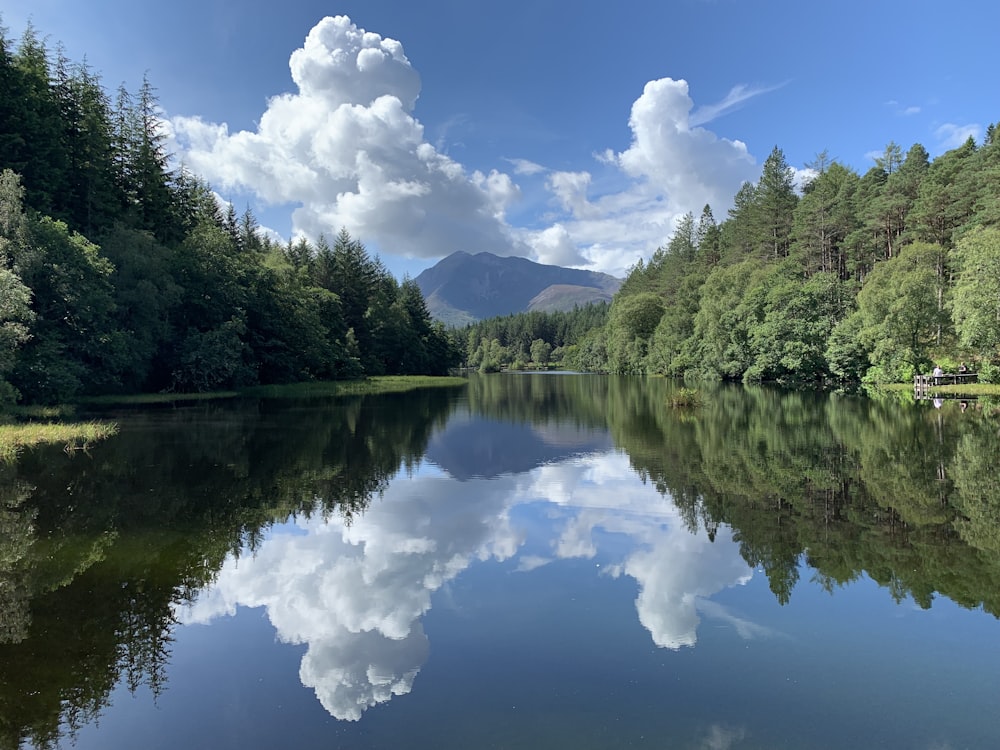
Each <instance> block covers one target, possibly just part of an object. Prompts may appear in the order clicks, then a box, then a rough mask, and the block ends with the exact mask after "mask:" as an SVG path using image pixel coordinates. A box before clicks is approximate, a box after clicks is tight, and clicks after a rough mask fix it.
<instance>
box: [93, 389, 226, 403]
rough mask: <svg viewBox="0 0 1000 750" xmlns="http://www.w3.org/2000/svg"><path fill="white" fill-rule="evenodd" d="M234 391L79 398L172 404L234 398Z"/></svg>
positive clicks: (94, 401)
mask: <svg viewBox="0 0 1000 750" xmlns="http://www.w3.org/2000/svg"><path fill="white" fill-rule="evenodd" d="M239 395H240V394H239V393H237V392H236V391H212V392H210V393H137V394H134V395H131V396H91V397H89V398H83V399H80V403H81V404H94V405H97V406H113V405H115V404H122V405H125V406H128V405H132V404H135V405H142V404H172V403H176V402H178V401H212V400H214V399H220V398H235V397H236V396H239Z"/></svg>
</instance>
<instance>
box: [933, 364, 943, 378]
mask: <svg viewBox="0 0 1000 750" xmlns="http://www.w3.org/2000/svg"><path fill="white" fill-rule="evenodd" d="M942 375H944V370H942V369H941V365H934V377H936V378H939V377H941V376H942Z"/></svg>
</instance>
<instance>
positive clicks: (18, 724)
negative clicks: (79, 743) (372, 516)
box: [0, 390, 452, 748]
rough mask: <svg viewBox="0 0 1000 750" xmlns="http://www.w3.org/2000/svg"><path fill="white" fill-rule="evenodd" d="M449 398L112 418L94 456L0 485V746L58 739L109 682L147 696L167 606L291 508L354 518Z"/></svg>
mask: <svg viewBox="0 0 1000 750" xmlns="http://www.w3.org/2000/svg"><path fill="white" fill-rule="evenodd" d="M451 400H452V396H451V395H450V394H449V393H448V392H442V391H440V390H433V391H431V390H428V391H422V392H417V393H411V394H406V395H405V396H404V395H402V394H400V395H393V396H385V397H380V398H377V399H375V398H371V397H355V398H352V399H347V400H338V401H336V402H332V401H329V402H317V401H301V402H295V401H282V402H272V401H259V402H258V401H253V402H249V403H239V404H212V405H201V406H197V407H189V408H178V409H171V408H163V409H154V410H140V411H136V412H133V413H129V414H125V413H120V414H115V415H111V416H112V418H118V419H119V420H120V422H121V424H122V430H121V433H120V435H119V436H118V437H117V438H114V439H112V440H110V441H108V442H107V443H105V444H102V446H101V449H100V450H99V451H95V452H94V454H93V456H92V457H89V458H88V457H86V456H75V457H69V456H67V455H66V454H65V453H63V452H62V451H60V450H58V449H52V450H39V451H35V452H31V453H28V454H26V455H25V456H23V457H22V459H21V460H20V461H19V462H18V463H17V464H16V465H15V466H13V467H7V468H5V469H4V470H3V474H2V475H0V747H3V748H7V747H10V748H17V747H19V746H21V745H22V744H23V743H25V742H30V743H31V744H32V745H34V746H36V747H40V748H44V747H51V746H54V745H55V744H57V743H58V742H59V740H60V738H61V737H62V735H63V733H64V732H66V731H68V732H70V733H71V734H72V733H73V732H74V731H75V730H76V729H77V728H79V727H80V726H82V725H83V724H84V723H86V722H88V721H90V720H91V719H93V718H94V717H95V716H96V715H97V714H98V713H99V712H100V711H101V710H102V709H103V708H104V707H105V705H106V703H107V700H108V696H109V694H110V692H111V690H112V689H113V688H114V686H115V685H116V684H117V682H118V680H119V679H122V680H123V681H124V682H125V684H127V686H128V687H129V688H130V689H131V690H136V689H138V688H139V687H140V686H145V687H146V688H148V689H149V690H150V691H151V692H152V694H153V695H154V696H155V695H156V694H158V693H159V692H160V690H162V688H163V686H164V682H165V679H166V677H165V673H166V671H165V666H166V664H167V661H168V659H169V654H170V644H171V640H172V639H171V632H172V628H173V626H174V624H175V620H174V612H175V611H176V609H177V607H178V606H179V605H181V604H183V603H185V602H189V601H191V600H192V599H193V597H194V595H195V594H196V593H197V592H198V591H199V590H201V589H202V588H203V587H204V586H205V585H206V584H207V583H209V582H211V581H212V580H213V579H214V577H215V576H216V575H217V573H218V571H219V569H220V568H221V566H222V564H223V562H224V561H225V560H226V558H227V557H228V556H229V555H239V554H241V553H242V552H243V551H244V550H246V549H249V550H253V549H254V548H256V547H257V546H258V545H259V543H260V540H261V538H262V537H263V534H264V532H265V531H266V529H267V528H268V527H269V526H270V525H272V524H274V523H276V522H281V521H284V520H285V519H287V518H288V517H289V516H292V515H302V516H309V515H313V514H316V513H320V514H330V513H338V514H341V515H343V516H344V517H346V518H350V517H352V516H353V515H355V514H358V513H361V512H363V511H364V510H365V508H367V507H368V505H369V503H371V502H372V500H373V499H374V498H376V497H377V496H378V494H379V493H380V492H381V491H382V490H383V489H384V488H385V486H386V485H387V483H388V481H389V479H390V478H391V477H392V476H394V475H395V474H396V473H398V471H399V470H400V469H401V468H403V469H408V468H412V467H413V466H415V465H416V464H417V463H418V462H419V461H420V458H421V456H422V455H423V452H424V449H425V447H426V444H427V440H428V438H429V436H430V434H431V431H432V430H433V429H434V428H435V426H437V425H440V424H441V423H442V421H443V420H444V418H445V416H446V414H447V411H448V408H449V403H450V401H451Z"/></svg>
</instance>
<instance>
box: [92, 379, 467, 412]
mask: <svg viewBox="0 0 1000 750" xmlns="http://www.w3.org/2000/svg"><path fill="white" fill-rule="evenodd" d="M466 382H468V381H466V380H465V378H456V377H431V376H429V375H384V376H381V377H372V378H365V379H363V380H328V381H310V382H307V383H290V384H288V385H260V386H254V387H253V388H244V389H242V390H239V391H213V392H210V393H140V394H136V395H132V396H96V397H93V398H86V399H82V400H81V402H80V403H82V404H87V405H91V406H113V405H116V404H117V405H122V406H142V405H144V404H176V403H184V402H188V401H212V400H216V399H226V398H237V397H239V396H249V397H252V398H301V397H309V396H345V395H353V394H359V393H360V394H368V393H401V392H405V391H412V390H416V389H417V388H440V387H455V386H459V385H465V384H466Z"/></svg>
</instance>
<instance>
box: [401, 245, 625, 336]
mask: <svg viewBox="0 0 1000 750" xmlns="http://www.w3.org/2000/svg"><path fill="white" fill-rule="evenodd" d="M415 281H416V282H417V286H419V287H420V291H422V292H423V294H424V297H425V298H426V299H427V308H428V310H430V313H431V316H432V317H434V318H436V319H437V320H441V321H443V322H444V323H446V324H448V325H456V326H461V325H465V324H467V323H472V322H475V321H477V320H484V319H486V318H493V317H496V316H497V315H509V314H510V313H518V312H526V311H528V310H541V311H545V312H552V311H556V310H572V309H573V307H574V306H577V305H585V304H589V303H591V302H600V301H610V300H611V297H612V296H613V295H614V293H615V292H616V291H618V288H619V287H620V286H621V284H622V281H621V279H616V278H615V277H614V276H609V275H608V274H605V273H597V272H595V271H579V270H576V269H573V268H562V267H561V266H547V265H543V264H541V263H535V262H534V261H530V260H528V259H527V258H513V257H500V256H498V255H493V254H492V253H477V254H476V255H470V254H469V253H465V252H461V251H460V252H457V253H452V254H451V255H449V256H448V257H447V258H444V259H443V260H441V261H440V262H439V263H437V265H435V266H433V267H431V268H428V269H427V270H426V271H424V272H423V273H421V274H420V275H419V276H417V278H416V279H415Z"/></svg>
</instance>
